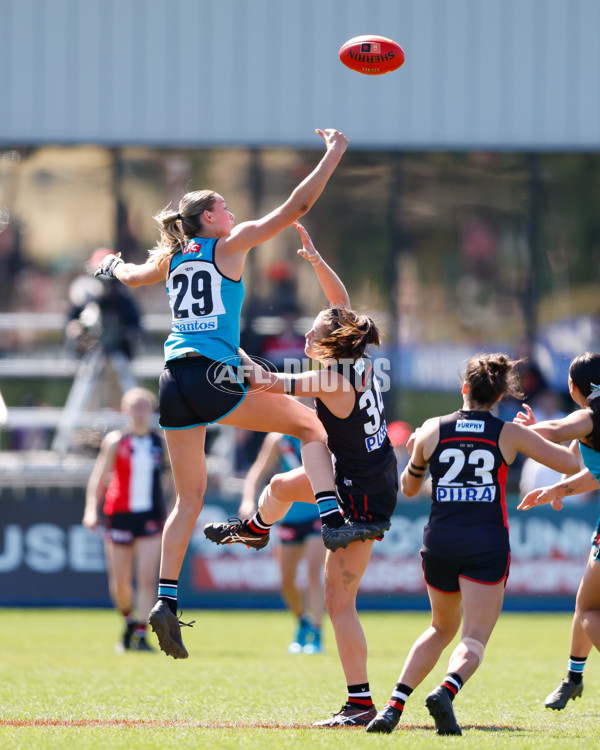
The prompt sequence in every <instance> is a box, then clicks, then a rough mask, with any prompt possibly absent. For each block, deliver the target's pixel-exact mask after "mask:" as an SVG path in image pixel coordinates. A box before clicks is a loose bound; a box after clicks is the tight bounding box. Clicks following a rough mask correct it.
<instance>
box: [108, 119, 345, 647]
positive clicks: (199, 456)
mask: <svg viewBox="0 0 600 750" xmlns="http://www.w3.org/2000/svg"><path fill="white" fill-rule="evenodd" d="M316 132H317V134H318V135H319V136H320V137H321V138H322V140H323V142H324V144H325V149H326V150H325V154H324V155H323V157H322V158H321V160H320V162H319V163H318V164H317V166H316V167H315V168H314V169H313V171H312V172H311V173H310V174H309V175H308V176H307V177H306V178H305V179H304V180H302V182H301V183H300V184H299V185H298V186H297V187H296V188H295V189H294V190H293V191H292V193H291V194H290V196H289V197H288V198H287V199H286V200H285V201H284V202H283V203H282V204H281V205H280V206H278V207H276V208H275V209H274V210H273V211H271V212H270V213H269V214H267V215H266V216H263V217H262V218H259V219H256V220H252V221H246V222H243V223H241V224H238V225H237V226H236V225H235V221H234V219H235V217H234V215H233V214H232V213H231V211H230V210H229V208H228V207H227V204H226V203H225V200H224V199H223V197H222V196H220V195H219V194H218V193H215V192H213V191H212V190H196V191H193V192H190V193H186V194H185V195H184V196H183V197H182V198H181V200H180V201H179V205H178V207H177V208H176V209H174V208H170V207H167V208H165V209H164V210H163V211H161V212H160V213H158V214H157V215H156V217H155V219H156V221H157V223H158V227H159V230H160V240H159V242H158V244H157V247H155V248H154V249H153V250H151V251H150V255H149V258H148V260H147V261H146V262H145V263H142V264H136V263H125V262H123V260H121V258H120V257H119V255H112V254H111V255H108V256H107V257H106V258H104V259H103V261H102V263H101V264H100V267H99V268H98V270H97V272H96V273H97V274H102V275H107V276H113V277H115V278H117V279H118V280H119V281H121V282H122V283H123V284H126V285H127V286H140V285H143V284H155V283H158V282H163V283H164V282H165V281H166V283H167V291H168V294H169V299H170V303H171V308H172V311H173V324H172V332H171V334H170V336H169V338H168V339H167V342H166V344H165V359H166V364H165V369H164V370H163V373H162V375H161V378H160V387H159V411H160V425H161V427H163V428H164V429H165V437H166V441H167V447H168V449H169V456H170V458H171V466H172V468H173V475H174V479H175V487H176V490H177V502H176V504H175V507H174V509H173V511H172V512H171V514H170V515H169V518H168V519H167V522H166V524H165V529H164V533H163V538H162V551H161V563H160V580H159V587H158V602H157V603H156V605H155V606H154V608H153V609H152V612H151V613H150V624H151V625H152V629H153V630H154V631H155V633H156V634H157V636H158V641H159V644H160V647H161V649H162V650H163V651H164V652H165V653H167V654H168V655H170V656H173V657H174V658H175V659H185V658H186V657H187V656H188V653H187V650H186V648H185V646H184V645H183V642H182V640H181V632H180V624H181V623H180V621H179V620H178V618H177V584H178V579H179V573H180V570H181V565H182V563H183V559H184V556H185V553H186V550H187V546H188V544H189V540H190V536H191V534H192V531H193V529H194V525H195V522H196V519H197V518H198V514H199V513H200V511H201V509H202V505H203V497H204V492H205V490H206V482H207V476H206V461H205V457H204V445H205V438H206V425H207V424H210V423H212V422H221V423H222V424H230V425H235V426H237V427H242V428H245V429H250V430H259V431H261V432H281V433H284V434H287V435H292V436H294V437H296V438H298V439H299V440H300V442H301V444H302V460H303V462H304V465H305V467H306V471H307V475H308V477H309V481H310V484H311V487H312V490H313V492H314V493H315V494H316V495H318V496H323V497H330V498H335V485H334V479H333V471H332V468H331V459H330V456H329V452H328V450H327V446H326V434H325V430H324V429H323V426H322V425H321V423H320V422H319V420H318V419H317V417H316V416H315V414H314V413H313V412H312V410H311V409H309V408H307V407H306V406H303V405H302V404H300V403H298V402H297V401H296V400H295V399H291V398H289V397H287V396H279V397H277V398H274V397H273V396H270V395H269V394H266V393H255V394H253V395H252V398H246V390H247V386H246V384H244V383H242V382H239V381H238V382H236V379H235V377H234V378H233V382H232V383H231V387H228V388H227V389H223V388H218V387H216V385H217V384H218V382H219V377H220V375H221V373H222V372H223V371H224V370H227V371H229V372H231V373H233V374H235V370H234V369H233V368H234V367H235V365H236V364H237V363H238V349H239V323H240V311H241V307H242V302H243V298H244V287H243V283H242V272H243V270H244V265H245V261H246V257H247V255H248V252H249V251H250V250H251V249H252V248H254V247H256V246H257V245H260V244H261V243H264V242H266V241H267V240H269V239H271V238H272V237H274V236H275V235H276V234H278V233H279V232H281V231H283V230H284V229H286V228H287V227H289V226H291V225H292V223H293V222H294V221H296V220H297V219H299V218H300V217H301V216H303V215H304V214H305V213H306V212H307V211H308V210H309V209H310V208H311V206H312V205H313V204H314V202H315V201H316V200H317V198H318V197H319V195H320V194H321V192H322V191H323V189H324V188H325V185H326V184H327V181H328V180H329V178H330V177H331V175H332V174H333V172H334V170H335V168H336V167H337V165H338V163H339V161H340V159H341V158H342V155H343V153H344V151H345V150H346V148H347V145H348V140H347V139H346V137H345V136H344V134H343V133H340V132H339V131H338V130H332V129H328V130H317V131H316ZM251 541H252V540H251ZM262 541H263V540H262V539H260V542H261V543H262ZM254 545H255V546H257V545H256V542H254Z"/></svg>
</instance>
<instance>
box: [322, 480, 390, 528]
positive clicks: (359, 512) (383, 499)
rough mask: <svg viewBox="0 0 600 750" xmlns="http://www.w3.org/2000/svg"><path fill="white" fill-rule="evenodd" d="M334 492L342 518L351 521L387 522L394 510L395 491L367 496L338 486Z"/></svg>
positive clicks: (349, 488) (350, 488)
mask: <svg viewBox="0 0 600 750" xmlns="http://www.w3.org/2000/svg"><path fill="white" fill-rule="evenodd" d="M336 490H337V496H338V503H339V506H340V508H341V509H342V511H343V514H344V517H345V518H349V519H350V520H351V521H389V520H390V518H391V517H392V514H393V513H394V510H395V509H396V502H397V500H398V493H397V492H396V490H390V491H389V492H378V493H373V494H369V495H367V494H365V493H363V492H359V491H356V490H355V489H353V488H352V487H345V486H340V485H339V484H338V485H336Z"/></svg>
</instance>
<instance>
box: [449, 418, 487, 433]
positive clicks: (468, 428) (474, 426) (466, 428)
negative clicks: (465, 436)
mask: <svg viewBox="0 0 600 750" xmlns="http://www.w3.org/2000/svg"><path fill="white" fill-rule="evenodd" d="M484 430H485V422H481V421H478V420H477V421H473V420H468V419H459V420H458V422H457V423H456V432H483V431H484Z"/></svg>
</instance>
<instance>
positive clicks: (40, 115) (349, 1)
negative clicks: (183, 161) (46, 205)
mask: <svg viewBox="0 0 600 750" xmlns="http://www.w3.org/2000/svg"><path fill="white" fill-rule="evenodd" d="M599 29H600V1H599V0H0V145H3V146H7V145H23V144H30V143H39V142H57V143H79V142H95V143H115V144H122V143H124V144H155V145H165V146H170V145H193V146H217V145H222V144H240V145H241V144H257V145H269V144H270V145H273V144H275V145H277V144H282V145H293V146H299V147H312V146H314V147H315V148H320V144H319V142H318V140H317V138H316V136H315V135H314V134H313V132H312V131H313V129H314V128H315V127H327V126H334V127H338V128H341V129H343V130H344V131H345V132H346V134H347V135H348V136H349V137H350V139H351V141H352V144H353V145H354V146H356V147H373V148H382V147H384V148H388V147H390V148H399V149H413V148H414V149H418V148H427V149H431V148H459V149H460V148H510V149H513V148H540V149H554V148H558V149H562V148H567V149H569V148H575V149H582V150H590V149H596V148H598V146H599V144H600V45H599V44H598V30H599ZM364 33H377V34H382V35H384V36H389V37H392V38H393V39H395V40H396V41H398V42H399V43H400V44H401V45H402V46H403V47H404V49H405V52H406V63H405V65H404V67H403V68H401V69H400V70H399V71H396V72H394V73H391V74H388V75H384V76H381V77H368V76H362V75H360V74H358V73H354V72H352V71H350V70H348V69H346V68H345V67H343V66H342V64H341V63H340V62H339V60H338V57H337V51H338V49H339V47H340V46H341V44H342V43H343V42H344V41H345V40H346V39H348V38H349V37H352V36H356V35H358V34H364Z"/></svg>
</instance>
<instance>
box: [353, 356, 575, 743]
mask: <svg viewBox="0 0 600 750" xmlns="http://www.w3.org/2000/svg"><path fill="white" fill-rule="evenodd" d="M515 364H516V363H515V362H513V361H511V360H510V359H509V358H508V357H507V356H506V355H504V354H489V355H480V356H476V357H473V358H472V359H470V360H469V362H468V363H467V369H466V373H465V379H464V382H463V386H462V396H463V408H462V409H461V410H459V411H457V412H455V413H454V414H449V415H447V416H443V417H436V418H434V419H429V420H427V421H426V422H425V423H424V424H423V426H422V427H421V428H420V429H419V430H417V431H416V433H415V434H414V435H413V436H411V439H410V440H409V444H408V447H409V450H410V452H411V458H410V461H409V463H408V465H407V466H406V468H405V469H404V471H403V473H402V477H401V486H402V491H403V492H404V494H405V495H407V496H408V497H412V496H413V495H415V494H417V492H418V491H419V489H420V488H421V486H422V484H423V481H424V480H425V476H426V473H427V468H428V467H429V469H430V471H431V480H432V498H431V499H432V506H431V513H430V516H429V522H428V523H427V525H426V527H425V531H424V534H423V548H422V550H421V556H422V558H423V572H424V575H425V581H426V583H427V592H428V594H429V600H430V602H431V612H432V624H431V626H430V627H429V628H428V629H427V630H426V631H425V632H424V633H423V634H422V635H421V636H420V637H419V638H418V639H417V640H416V641H415V643H414V645H413V647H412V649H411V651H410V653H409V655H408V657H407V659H406V662H405V663H404V667H403V668H402V671H401V673H400V677H399V679H398V682H397V683H396V687H395V688H394V690H393V692H392V696H391V698H390V700H389V701H388V703H387V705H386V706H385V708H383V709H382V710H381V711H380V712H379V713H378V714H377V716H376V717H375V718H374V719H373V721H371V723H370V724H369V725H368V727H367V731H368V732H386V733H387V732H391V731H392V730H393V729H394V727H395V726H396V725H397V724H398V722H399V721H400V717H401V716H402V711H403V709H404V704H405V702H406V700H407V699H408V697H409V696H410V694H411V693H412V692H413V690H414V689H415V688H416V687H417V686H418V685H420V683H421V682H422V681H423V680H424V679H425V677H426V676H427V675H428V674H429V673H430V672H431V670H432V669H433V668H434V667H435V665H436V664H437V662H438V660H439V658H440V656H441V654H442V652H443V650H444V649H445V648H446V646H448V644H449V643H450V642H451V641H452V639H453V638H454V636H455V635H456V633H457V631H458V629H459V627H460V624H461V619H462V621H463V627H462V634H461V641H460V643H459V644H458V646H457V647H456V648H455V649H454V651H453V653H452V655H451V656H450V661H449V664H448V673H447V674H446V677H445V678H444V681H443V682H442V684H441V685H440V686H439V687H437V688H436V689H435V690H434V691H433V692H431V693H430V694H429V695H428V696H427V698H426V700H425V704H426V706H427V708H428V710H429V713H430V714H431V715H432V716H433V718H434V719H435V724H436V730H437V732H438V734H461V733H462V732H461V729H460V727H459V725H458V723H457V721H456V718H455V716H454V710H453V706H452V701H453V699H454V697H455V696H456V694H457V693H458V691H459V690H460V689H461V687H462V686H463V685H464V683H465V682H466V681H467V680H468V679H469V677H471V675H472V674H473V673H474V672H475V670H476V669H477V667H478V666H479V664H480V663H481V661H482V660H483V655H484V650H485V647H486V644H487V642H488V640H489V637H490V635H491V634H492V630H493V629H494V626H495V624H496V621H497V619H498V616H499V615H500V611H501V609H502V602H503V599H504V587H505V585H506V579H507V577H508V569H509V564H510V546H509V537H508V521H507V516H506V505H505V497H504V486H505V482H506V473H507V467H508V465H509V464H511V463H512V462H513V461H514V459H515V457H516V454H517V452H519V451H521V452H522V453H524V454H525V455H527V456H530V457H531V458H533V459H535V460H536V461H538V462H540V463H543V464H546V465H548V466H550V467H551V468H553V469H556V471H559V472H561V473H567V474H570V473H573V472H575V471H577V470H578V467H579V464H578V460H577V457H576V456H575V455H573V454H572V453H571V452H570V451H569V449H568V448H565V447H563V446H560V445H555V444H554V443H551V442H549V441H547V440H544V439H543V438H542V437H541V436H540V435H535V437H534V439H532V436H533V435H534V432H533V430H529V431H528V428H527V427H523V426H522V425H519V424H516V423H513V422H507V423H505V422H503V421H502V420H501V419H498V418H497V417H495V416H493V415H492V414H491V412H492V410H493V408H494V407H495V406H496V404H497V403H498V402H499V401H500V400H501V399H502V397H503V396H505V395H511V396H515V397H519V396H520V393H519V386H518V381H517V376H516V372H515V369H514V368H515Z"/></svg>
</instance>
